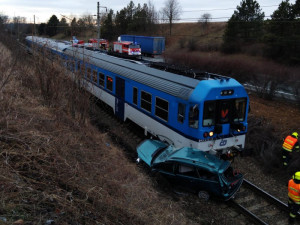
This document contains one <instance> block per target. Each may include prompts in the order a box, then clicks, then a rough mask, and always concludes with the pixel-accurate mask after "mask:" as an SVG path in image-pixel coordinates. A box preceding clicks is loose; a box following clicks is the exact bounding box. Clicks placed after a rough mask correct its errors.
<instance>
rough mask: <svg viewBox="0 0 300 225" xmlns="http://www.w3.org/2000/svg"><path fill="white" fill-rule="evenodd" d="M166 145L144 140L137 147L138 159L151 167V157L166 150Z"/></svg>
mask: <svg viewBox="0 0 300 225" xmlns="http://www.w3.org/2000/svg"><path fill="white" fill-rule="evenodd" d="M167 146H168V145H167V144H165V143H163V142H161V141H157V140H145V141H144V142H142V143H141V144H140V145H139V146H138V147H137V154H138V157H139V158H140V159H141V160H143V161H144V162H145V163H146V164H147V165H148V166H150V167H151V166H152V161H153V157H156V156H157V155H156V154H155V153H157V151H159V150H160V149H162V148H166V147H167Z"/></svg>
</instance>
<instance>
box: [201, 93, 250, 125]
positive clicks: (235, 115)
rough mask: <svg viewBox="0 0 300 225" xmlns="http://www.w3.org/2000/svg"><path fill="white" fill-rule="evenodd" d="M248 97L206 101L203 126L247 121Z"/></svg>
mask: <svg viewBox="0 0 300 225" xmlns="http://www.w3.org/2000/svg"><path fill="white" fill-rule="evenodd" d="M246 106H247V99H246V98H237V99H229V100H228V99H226V100H217V101H207V102H205V103H204V111H203V126H204V127H208V126H214V125H216V124H225V123H233V122H243V121H245V114H246Z"/></svg>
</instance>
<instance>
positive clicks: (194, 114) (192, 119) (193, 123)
mask: <svg viewBox="0 0 300 225" xmlns="http://www.w3.org/2000/svg"><path fill="white" fill-rule="evenodd" d="M189 126H190V127H192V128H195V129H197V128H198V127H199V106H198V104H196V105H194V106H191V107H190V111H189Z"/></svg>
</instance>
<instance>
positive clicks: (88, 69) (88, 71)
mask: <svg viewBox="0 0 300 225" xmlns="http://www.w3.org/2000/svg"><path fill="white" fill-rule="evenodd" d="M91 72H92V70H91V68H90V67H88V68H86V77H87V78H88V79H90V77H91Z"/></svg>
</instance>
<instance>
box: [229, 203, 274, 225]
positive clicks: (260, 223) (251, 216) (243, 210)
mask: <svg viewBox="0 0 300 225" xmlns="http://www.w3.org/2000/svg"><path fill="white" fill-rule="evenodd" d="M228 203H229V204H230V205H231V206H233V207H235V208H236V209H237V210H239V211H240V212H241V213H242V214H243V215H245V216H247V217H248V218H249V219H250V220H251V221H252V222H253V223H255V224H258V225H268V223H266V222H265V221H263V220H262V219H260V218H259V217H258V216H256V215H255V214H254V213H252V212H251V211H249V210H248V209H246V208H245V207H243V206H242V205H240V204H239V203H237V202H236V201H235V200H234V199H231V200H229V202H228Z"/></svg>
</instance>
